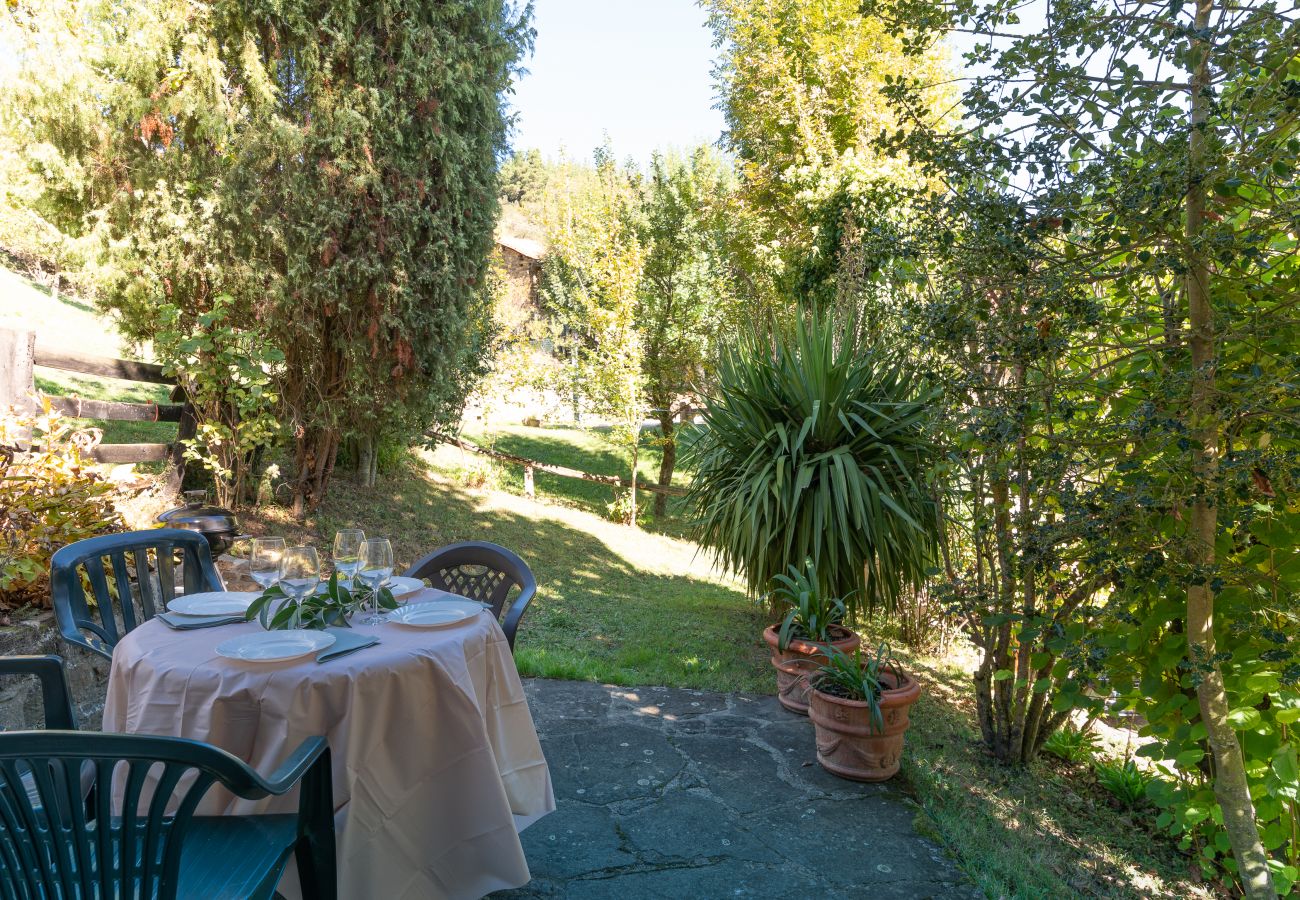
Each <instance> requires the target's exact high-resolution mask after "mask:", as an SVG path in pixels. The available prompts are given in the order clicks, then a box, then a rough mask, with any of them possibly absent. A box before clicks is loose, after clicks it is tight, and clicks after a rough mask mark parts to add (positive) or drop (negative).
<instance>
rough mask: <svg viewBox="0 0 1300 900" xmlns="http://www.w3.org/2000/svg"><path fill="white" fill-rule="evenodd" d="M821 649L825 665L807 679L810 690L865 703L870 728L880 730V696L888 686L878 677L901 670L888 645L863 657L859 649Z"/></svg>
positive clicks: (828, 647)
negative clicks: (845, 650)
mask: <svg viewBox="0 0 1300 900" xmlns="http://www.w3.org/2000/svg"><path fill="white" fill-rule="evenodd" d="M825 650H826V662H825V664H824V665H822V666H819V667H818V669H817V671H816V672H814V673H813V675H812V677H811V678H810V679H809V683H810V684H811V685H812V687H813V689H814V690H818V691H822V692H823V693H829V694H834V695H835V696H836V697H841V698H843V699H845V700H858V701H861V702H863V703H866V704H867V706H868V708H869V711H870V713H871V724H872V727H873V728H874V729H875V730H876V731H883V730H884V727H885V723H884V718H883V716H882V715H881V712H880V693H881V691H882V690H884V689H885V688H886V687H888V685H886V684H885V682H883V681H882V680H881V676H882V675H883V674H884V673H886V672H892V673H893V674H895V675H897V674H898V673H900V672H901V671H902V669H901V668H900V666H899V665H898V660H896V659H894V656H893V654H892V653H890V651H889V645H888V644H885V643H882V644H879V645H878V646H877V647H876V651H875V653H872V654H869V655H867V656H865V657H864V656H863V654H862V648H861V647H859V648H858V649H857V650H855V651H853V653H852V654H848V653H845V652H844V651H843V650H840V649H837V648H836V647H835V646H833V645H831V644H827V645H826V647H825Z"/></svg>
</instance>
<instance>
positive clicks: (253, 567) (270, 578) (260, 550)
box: [248, 537, 284, 590]
mask: <svg viewBox="0 0 1300 900" xmlns="http://www.w3.org/2000/svg"><path fill="white" fill-rule="evenodd" d="M283 556H284V538H282V537H260V538H253V549H252V551H251V552H250V553H249V554H248V577H249V578H251V579H253V580H254V581H256V582H257V584H258V586H260V587H261V588H262V590H266V589H267V588H269V587H270V586H271V585H273V584H275V583H276V582H277V581H279V580H280V559H281V558H282V557H283Z"/></svg>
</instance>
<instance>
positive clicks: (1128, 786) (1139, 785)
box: [1092, 759, 1152, 809]
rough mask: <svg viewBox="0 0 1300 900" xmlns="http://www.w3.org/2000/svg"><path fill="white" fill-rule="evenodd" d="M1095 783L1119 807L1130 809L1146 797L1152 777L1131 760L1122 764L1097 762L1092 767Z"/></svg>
mask: <svg viewBox="0 0 1300 900" xmlns="http://www.w3.org/2000/svg"><path fill="white" fill-rule="evenodd" d="M1092 768H1093V772H1094V773H1095V774H1096V776H1097V783H1098V784H1100V785H1101V786H1102V787H1104V788H1105V789H1106V790H1107V791H1109V792H1110V793H1111V795H1112V796H1113V797H1114V798H1115V799H1116V800H1118V801H1119V802H1120V804H1121V805H1123V806H1125V807H1128V808H1130V809H1132V808H1133V807H1135V806H1137V805H1138V804H1140V803H1141V802H1142V801H1143V800H1144V799H1146V795H1147V786H1148V785H1149V784H1150V783H1151V782H1152V776H1150V775H1148V774H1147V773H1146V772H1143V771H1142V770H1141V769H1139V768H1138V767H1137V764H1136V763H1134V762H1133V760H1131V759H1126V760H1124V762H1122V763H1118V762H1106V761H1104V760H1099V761H1098V762H1096V763H1095V764H1094V765H1093V767H1092Z"/></svg>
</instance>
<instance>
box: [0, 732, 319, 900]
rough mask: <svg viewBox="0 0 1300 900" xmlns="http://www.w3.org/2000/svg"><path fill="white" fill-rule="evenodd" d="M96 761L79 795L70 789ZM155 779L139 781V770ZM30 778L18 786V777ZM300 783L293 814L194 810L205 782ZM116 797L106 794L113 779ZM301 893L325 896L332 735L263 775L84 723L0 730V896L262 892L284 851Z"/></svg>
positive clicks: (214, 754) (256, 794)
mask: <svg viewBox="0 0 1300 900" xmlns="http://www.w3.org/2000/svg"><path fill="white" fill-rule="evenodd" d="M87 763H89V764H90V768H93V772H94V779H95V782H96V784H95V791H94V793H93V794H92V795H91V801H90V802H88V803H87V802H83V801H82V798H81V795H79V794H78V791H79V790H80V789H81V788H80V782H81V780H82V777H83V776H82V774H81V773H82V772H83V769H84V768H85V767H86V764H87ZM150 775H152V776H154V779H155V780H154V781H153V789H152V790H149V791H146V790H145V788H146V783H147V782H149V780H150V779H149V776H150ZM25 776H27V777H31V778H32V779H33V780H34V781H35V783H36V787H37V793H38V794H39V801H40V802H39V803H35V802H33V801H32V800H31V799H30V798H29V797H28V795H27V792H26V789H25V786H24V783H23V782H24V777H25ZM300 782H301V789H300V793H299V799H298V812H297V814H289V815H264V816H196V815H194V810H195V808H196V807H197V806H198V804H199V801H200V800H202V799H203V796H204V795H205V794H206V793H207V792H208V789H209V788H211V787H212V786H213V785H214V784H219V785H221V786H222V787H224V788H225V789H226V790H228V791H230V792H231V793H232V794H234V795H235V796H237V797H242V798H244V799H247V800H257V799H261V798H263V797H266V796H270V795H275V796H279V795H281V794H284V793H286V792H288V791H289V790H290V789H292V788H293V787H294V786H295V785H297V784H299V783H300ZM114 787H116V788H117V790H118V792H119V795H120V797H121V804H120V807H119V806H117V805H116V804H114V803H113V788H114ZM291 853H292V854H294V855H295V856H296V857H297V865H298V878H299V882H300V883H301V885H302V890H303V896H304V897H307V898H320V900H336V898H337V896H338V886H337V881H336V863H335V847H334V801H333V788H332V785H331V782H330V753H329V746H328V745H327V744H326V742H325V739H324V738H321V737H315V738H308V739H307V740H305V741H303V743H302V744H301V745H300V746H299V747H298V749H297V750H296V751H294V753H293V754H292V755H291V756H290V757H289V758H288V759H287V760H285V761H284V763H283V764H282V765H281V766H280V768H279V769H278V770H277V771H276V772H275V774H273V775H272V776H271V777H270V778H268V779H265V780H264V779H263V778H261V777H260V776H259V775H258V774H257V773H256V772H255V771H253V770H252V769H251V768H250V767H249V766H247V765H245V764H244V763H243V762H241V761H240V760H239V759H237V758H235V757H234V756H231V755H230V754H229V753H226V752H225V751H224V750H220V749H218V748H216V747H212V746H210V745H208V744H202V743H199V742H197V741H189V740H185V739H183V738H172V737H153V736H149V735H132V734H95V733H90V732H84V731H80V732H78V731H16V732H7V733H4V734H0V896H3V897H6V898H15V900H56V898H57V900H116V898H124V900H125V898H132V900H135V898H138V900H173V898H203V900H260V898H271V897H273V896H275V886H276V883H277V882H278V881H279V880H280V876H281V875H282V874H283V872H284V868H285V866H286V864H287V863H288V860H289V855H290V854H291Z"/></svg>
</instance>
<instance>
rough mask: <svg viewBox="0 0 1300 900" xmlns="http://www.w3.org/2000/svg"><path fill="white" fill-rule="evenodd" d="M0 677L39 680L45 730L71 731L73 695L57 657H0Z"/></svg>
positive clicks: (74, 724)
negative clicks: (19, 676) (10, 676)
mask: <svg viewBox="0 0 1300 900" xmlns="http://www.w3.org/2000/svg"><path fill="white" fill-rule="evenodd" d="M0 675H28V676H34V677H36V678H38V679H40V683H41V706H42V708H43V710H44V713H45V727H46V728H55V729H58V730H60V731H72V730H73V729H75V728H76V727H77V715H76V713H75V712H74V711H73V709H72V692H71V691H69V690H68V679H67V676H66V675H65V674H64V672H63V659H62V658H61V657H58V656H0Z"/></svg>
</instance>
